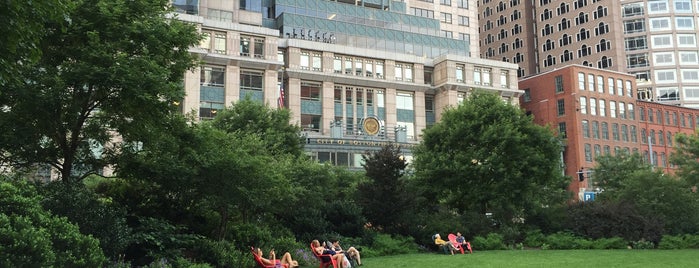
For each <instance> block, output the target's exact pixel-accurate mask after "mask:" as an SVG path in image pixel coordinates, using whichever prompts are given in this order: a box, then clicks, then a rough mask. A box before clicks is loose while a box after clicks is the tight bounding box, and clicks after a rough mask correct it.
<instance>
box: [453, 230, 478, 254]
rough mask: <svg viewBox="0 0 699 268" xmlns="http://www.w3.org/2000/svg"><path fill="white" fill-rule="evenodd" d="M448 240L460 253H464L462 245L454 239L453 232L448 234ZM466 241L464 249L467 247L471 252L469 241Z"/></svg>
mask: <svg viewBox="0 0 699 268" xmlns="http://www.w3.org/2000/svg"><path fill="white" fill-rule="evenodd" d="M448 237H449V242H451V244H452V245H454V248H456V249H458V250H459V251H461V254H464V247H463V246H464V245H462V244H461V243H459V242H458V241H456V235H455V234H449V236H448ZM464 242H465V243H466V249H468V252H469V253H471V254H473V250H472V249H471V242H468V241H464Z"/></svg>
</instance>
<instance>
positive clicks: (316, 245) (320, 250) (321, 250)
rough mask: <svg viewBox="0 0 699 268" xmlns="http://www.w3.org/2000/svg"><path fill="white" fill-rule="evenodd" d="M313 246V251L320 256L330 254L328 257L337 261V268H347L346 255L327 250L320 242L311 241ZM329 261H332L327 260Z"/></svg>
mask: <svg viewBox="0 0 699 268" xmlns="http://www.w3.org/2000/svg"><path fill="white" fill-rule="evenodd" d="M311 245H312V246H313V250H314V251H315V252H316V254H318V255H325V254H328V255H330V256H332V257H331V258H333V259H334V260H335V262H336V263H337V267H339V268H344V267H345V265H344V264H345V263H344V261H345V255H344V254H337V252H335V251H334V250H331V249H326V248H325V247H324V246H323V245H321V244H320V241H318V240H313V241H311ZM323 257H327V256H323ZM324 261H325V260H324ZM327 261H330V260H327Z"/></svg>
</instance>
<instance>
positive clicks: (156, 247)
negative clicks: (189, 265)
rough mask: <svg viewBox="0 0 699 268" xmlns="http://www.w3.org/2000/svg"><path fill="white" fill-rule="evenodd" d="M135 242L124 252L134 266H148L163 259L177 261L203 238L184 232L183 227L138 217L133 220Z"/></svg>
mask: <svg viewBox="0 0 699 268" xmlns="http://www.w3.org/2000/svg"><path fill="white" fill-rule="evenodd" d="M131 225H133V226H134V229H133V242H132V244H131V245H129V247H128V248H127V249H126V250H125V251H124V253H125V255H126V258H127V259H126V260H127V261H130V262H131V263H132V264H133V265H139V266H140V265H146V264H149V263H152V262H155V261H158V260H161V259H166V260H176V259H178V258H179V257H181V256H183V255H184V253H185V252H184V250H185V249H189V248H192V247H193V245H194V244H196V243H200V241H201V240H202V239H203V237H201V236H199V235H195V234H187V233H185V232H183V227H180V226H175V225H173V224H171V223H170V222H168V221H165V220H162V219H157V218H150V217H138V218H135V219H133V222H132V223H131Z"/></svg>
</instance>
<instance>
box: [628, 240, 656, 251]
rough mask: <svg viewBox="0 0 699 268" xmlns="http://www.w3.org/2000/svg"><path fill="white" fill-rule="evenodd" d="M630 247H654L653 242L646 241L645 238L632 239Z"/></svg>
mask: <svg viewBox="0 0 699 268" xmlns="http://www.w3.org/2000/svg"><path fill="white" fill-rule="evenodd" d="M631 248H633V249H654V248H655V244H653V242H650V241H646V240H645V239H641V240H639V241H634V242H633V243H631Z"/></svg>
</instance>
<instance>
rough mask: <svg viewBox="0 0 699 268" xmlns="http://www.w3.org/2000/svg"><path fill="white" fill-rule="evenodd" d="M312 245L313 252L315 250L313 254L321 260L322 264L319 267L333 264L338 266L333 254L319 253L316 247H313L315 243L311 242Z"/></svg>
mask: <svg viewBox="0 0 699 268" xmlns="http://www.w3.org/2000/svg"><path fill="white" fill-rule="evenodd" d="M310 247H311V252H313V256H316V258H318V261H320V266H319V268H327V267H330V265H332V267H333V268H337V261H336V260H335V259H334V258H333V255H330V254H318V252H316V249H315V248H313V244H310Z"/></svg>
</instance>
